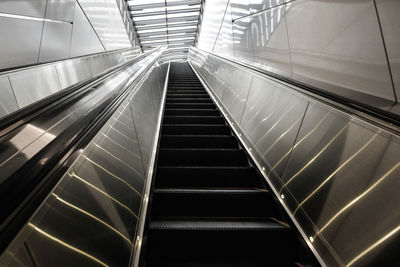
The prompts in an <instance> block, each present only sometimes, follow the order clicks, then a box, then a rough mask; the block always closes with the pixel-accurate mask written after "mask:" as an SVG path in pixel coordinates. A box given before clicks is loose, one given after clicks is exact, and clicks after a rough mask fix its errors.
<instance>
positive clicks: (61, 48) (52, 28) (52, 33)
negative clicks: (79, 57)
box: [39, 21, 72, 62]
mask: <svg viewBox="0 0 400 267" xmlns="http://www.w3.org/2000/svg"><path fill="white" fill-rule="evenodd" d="M71 31H72V24H70V23H54V22H47V21H46V22H44V28H43V35H42V43H41V46H40V56H39V62H46V61H53V60H58V59H63V58H68V57H69V52H70V40H71Z"/></svg>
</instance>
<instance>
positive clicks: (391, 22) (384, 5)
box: [376, 0, 400, 98]
mask: <svg viewBox="0 0 400 267" xmlns="http://www.w3.org/2000/svg"><path fill="white" fill-rule="evenodd" d="M376 7H377V10H378V14H379V20H380V23H381V27H382V33H383V37H384V41H385V45H386V49H387V55H388V58H389V63H390V67H391V71H392V77H393V82H394V87H395V90H396V95H397V98H399V97H400V49H399V47H400V32H399V31H400V17H399V16H398V14H399V10H400V2H399V1H396V0H377V1H376Z"/></svg>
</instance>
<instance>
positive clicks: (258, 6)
mask: <svg viewBox="0 0 400 267" xmlns="http://www.w3.org/2000/svg"><path fill="white" fill-rule="evenodd" d="M249 2H250V3H249V4H250V12H251V13H254V12H258V11H262V10H265V9H268V8H271V7H275V6H277V5H280V4H283V3H285V2H286V1H285V0H249Z"/></svg>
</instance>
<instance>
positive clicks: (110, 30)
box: [79, 0, 132, 50]
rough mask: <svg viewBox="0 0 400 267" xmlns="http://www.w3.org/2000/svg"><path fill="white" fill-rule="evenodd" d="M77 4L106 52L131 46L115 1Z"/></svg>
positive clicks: (84, 1) (99, 0) (82, 0)
mask: <svg viewBox="0 0 400 267" xmlns="http://www.w3.org/2000/svg"><path fill="white" fill-rule="evenodd" d="M79 3H80V5H81V6H82V9H83V11H84V12H85V14H86V16H87V17H88V18H89V20H90V22H91V25H92V26H93V28H94V30H95V31H96V33H97V35H98V36H99V38H100V40H101V42H102V43H103V45H104V47H105V48H106V50H113V49H121V48H126V47H130V46H132V45H131V42H130V39H129V36H128V33H127V31H126V27H125V24H124V21H123V18H122V17H121V13H120V10H119V8H118V5H117V2H116V1H113V0H98V1H90V0H79Z"/></svg>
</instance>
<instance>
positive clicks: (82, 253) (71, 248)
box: [28, 223, 109, 267]
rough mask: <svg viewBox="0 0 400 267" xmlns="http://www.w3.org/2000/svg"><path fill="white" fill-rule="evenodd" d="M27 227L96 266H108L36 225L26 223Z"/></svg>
mask: <svg viewBox="0 0 400 267" xmlns="http://www.w3.org/2000/svg"><path fill="white" fill-rule="evenodd" d="M28 225H29V226H30V227H32V228H33V229H34V230H35V231H37V232H39V233H40V234H42V235H44V236H45V237H47V238H48V239H50V240H52V241H54V242H56V243H58V244H60V245H62V246H64V247H66V248H69V249H70V250H73V251H75V252H77V253H78V254H81V255H83V256H85V257H87V258H89V259H91V260H93V261H95V262H97V263H98V264H100V265H102V266H106V267H107V266H109V265H107V264H106V263H105V262H103V261H101V260H99V259H98V258H96V257H94V256H92V255H90V254H89V253H87V252H85V251H83V250H81V249H79V248H77V247H74V246H73V245H70V244H68V243H67V242H64V241H62V240H61V239H59V238H57V237H55V236H53V235H51V234H49V233H47V232H46V231H44V230H42V229H40V228H39V227H37V226H36V225H34V224H32V223H28Z"/></svg>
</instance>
